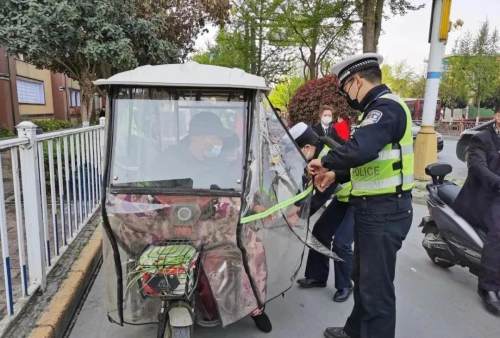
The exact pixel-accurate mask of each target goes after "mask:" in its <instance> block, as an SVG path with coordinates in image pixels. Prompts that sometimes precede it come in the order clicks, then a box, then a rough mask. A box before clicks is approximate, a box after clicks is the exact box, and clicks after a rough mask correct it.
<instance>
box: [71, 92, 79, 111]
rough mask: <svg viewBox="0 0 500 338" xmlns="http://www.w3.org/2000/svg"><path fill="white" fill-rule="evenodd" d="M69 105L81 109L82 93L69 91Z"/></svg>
mask: <svg viewBox="0 0 500 338" xmlns="http://www.w3.org/2000/svg"><path fill="white" fill-rule="evenodd" d="M69 103H70V106H71V107H80V91H79V90H74V89H70V90H69Z"/></svg>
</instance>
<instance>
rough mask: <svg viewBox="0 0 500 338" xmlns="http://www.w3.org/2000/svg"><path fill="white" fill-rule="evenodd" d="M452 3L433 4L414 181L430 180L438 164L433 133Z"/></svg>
mask: <svg viewBox="0 0 500 338" xmlns="http://www.w3.org/2000/svg"><path fill="white" fill-rule="evenodd" d="M450 6H451V0H434V1H433V3H432V15H431V28H430V35H429V42H430V52H429V62H428V66H427V81H426V84H425V95H424V108H423V116H422V127H421V128H420V131H419V133H418V135H417V139H416V141H415V178H416V179H418V180H428V179H429V177H428V176H427V175H426V174H425V167H426V166H427V165H429V164H431V163H435V162H437V139H436V131H435V130H434V121H435V118H436V107H437V100H438V91H439V82H440V80H441V76H442V73H443V56H444V52H445V48H446V39H447V37H448V31H449V27H450V23H449V15H450Z"/></svg>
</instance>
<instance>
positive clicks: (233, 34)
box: [193, 0, 294, 83]
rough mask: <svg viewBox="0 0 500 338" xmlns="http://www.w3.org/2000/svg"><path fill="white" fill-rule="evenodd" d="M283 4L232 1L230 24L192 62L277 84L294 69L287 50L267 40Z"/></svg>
mask: <svg viewBox="0 0 500 338" xmlns="http://www.w3.org/2000/svg"><path fill="white" fill-rule="evenodd" d="M283 2H284V0H272V1H263V0H245V1H243V0H239V1H235V6H234V7H233V11H232V15H231V18H230V24H229V25H226V26H224V27H223V28H221V29H220V30H219V32H218V35H217V37H216V43H215V44H214V45H210V46H208V50H207V51H206V52H203V53H199V54H197V55H195V56H194V57H193V59H194V61H196V62H199V63H204V64H212V65H218V66H225V67H237V68H240V69H243V70H245V71H246V72H249V73H252V74H256V75H260V76H263V77H264V78H265V79H266V80H267V81H268V82H270V83H277V82H279V80H280V78H282V77H283V76H284V75H285V74H287V73H289V72H290V71H291V70H292V68H293V67H294V64H293V56H292V55H291V53H290V52H289V50H288V49H287V48H286V47H283V46H279V45H277V44H275V43H273V41H271V39H270V34H271V32H272V30H273V27H274V26H275V25H276V16H277V15H278V9H279V8H278V6H279V5H280V4H282V3H283Z"/></svg>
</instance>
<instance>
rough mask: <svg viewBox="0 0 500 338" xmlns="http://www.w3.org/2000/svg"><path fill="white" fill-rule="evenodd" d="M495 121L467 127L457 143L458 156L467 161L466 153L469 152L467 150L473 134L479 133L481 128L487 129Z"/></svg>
mask: <svg viewBox="0 0 500 338" xmlns="http://www.w3.org/2000/svg"><path fill="white" fill-rule="evenodd" d="M494 122H495V121H494V120H492V121H488V122H486V123H482V124H480V125H478V126H475V127H473V128H470V129H465V130H464V131H463V132H462V134H461V135H460V139H459V140H458V143H457V149H456V152H457V157H458V158H459V159H460V160H462V161H464V162H465V155H466V154H467V150H468V149H469V143H470V140H471V138H472V136H474V135H476V134H477V133H479V132H480V131H481V130H484V129H486V128H487V127H488V126H490V125H492V124H493V123H494Z"/></svg>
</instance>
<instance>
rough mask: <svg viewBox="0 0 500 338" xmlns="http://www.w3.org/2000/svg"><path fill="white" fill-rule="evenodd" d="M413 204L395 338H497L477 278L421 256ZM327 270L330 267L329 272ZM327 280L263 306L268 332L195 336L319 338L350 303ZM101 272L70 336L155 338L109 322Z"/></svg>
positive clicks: (248, 326) (498, 322) (240, 326)
mask: <svg viewBox="0 0 500 338" xmlns="http://www.w3.org/2000/svg"><path fill="white" fill-rule="evenodd" d="M426 212H427V211H426V209H425V208H424V207H423V206H420V205H415V214H414V222H413V227H412V229H411V231H410V234H409V236H408V239H407V240H406V241H405V243H404V246H403V249H402V250H401V252H400V255H399V260H398V266H397V270H398V272H397V277H396V290H397V295H398V299H397V301H398V303H397V306H398V323H397V337H398V338H420V337H421V338H452V337H453V338H498V337H500V318H499V317H494V316H493V315H490V314H489V313H487V312H486V311H485V310H484V309H483V307H482V304H481V302H480V299H479V297H478V296H477V294H476V287H477V285H476V283H477V279H476V278H475V277H474V276H473V275H471V274H470V273H469V272H468V271H466V270H465V269H463V268H460V267H453V268H451V269H449V270H443V269H441V268H439V267H437V266H434V265H433V264H432V263H431V261H430V260H429V259H428V258H427V256H426V254H425V252H424V250H423V248H422V246H421V241H422V234H421V233H420V231H419V229H418V228H417V225H418V223H419V221H420V219H421V217H422V216H424V215H425V214H426ZM332 270H333V269H332ZM332 295H333V276H331V278H330V280H329V283H328V287H327V288H324V289H314V290H302V289H298V288H297V287H296V286H294V287H293V288H292V290H290V291H289V292H288V293H287V294H286V296H285V298H284V299H276V300H275V301H273V302H271V303H270V304H269V305H268V306H267V312H268V314H269V316H270V318H271V320H272V323H273V327H274V329H273V331H272V333H270V334H264V333H260V332H259V331H257V330H256V328H255V327H254V325H253V322H252V320H251V319H249V318H245V319H243V320H242V321H240V322H238V323H235V324H233V325H230V326H229V327H227V328H225V329H222V328H213V329H205V328H199V327H197V328H196V329H195V337H196V338H264V337H268V338H321V337H323V330H324V328H325V327H327V326H332V325H335V326H338V325H342V324H343V323H344V321H345V319H346V317H347V315H348V314H349V311H350V309H351V307H352V299H351V300H350V301H348V302H346V303H343V304H338V303H334V302H333V301H332ZM104 299H105V293H104V282H103V273H102V271H101V272H100V273H99V275H98V277H97V279H96V281H95V284H94V286H93V288H92V290H91V291H90V294H89V296H88V298H87V300H86V301H85V304H84V306H83V308H82V311H81V313H80V314H79V316H78V318H77V320H76V323H75V326H74V328H73V331H72V332H71V334H70V338H88V337H93V338H115V337H116V338H155V337H156V327H155V326H154V325H152V326H142V327H137V326H135V327H134V326H126V327H123V328H121V327H119V326H117V325H114V324H110V323H109V322H108V321H107V319H106V310H105V308H104Z"/></svg>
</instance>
